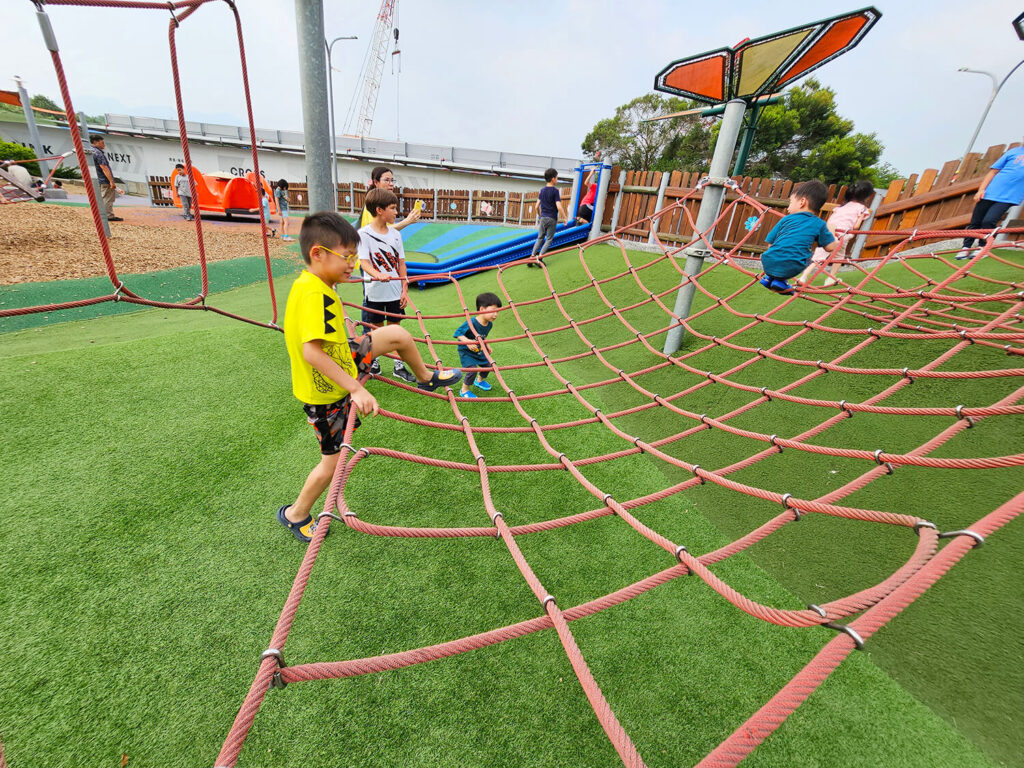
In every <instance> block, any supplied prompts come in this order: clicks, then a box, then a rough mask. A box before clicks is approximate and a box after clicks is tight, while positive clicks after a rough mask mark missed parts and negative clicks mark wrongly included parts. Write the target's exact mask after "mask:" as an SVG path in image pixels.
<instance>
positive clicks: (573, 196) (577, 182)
mask: <svg viewBox="0 0 1024 768" xmlns="http://www.w3.org/2000/svg"><path fill="white" fill-rule="evenodd" d="M582 185H583V165H582V164H581V165H578V166H576V171H575V173H573V175H572V189H571V190H569V200H570V201H571V202H570V203H569V206H570V207H569V208H568V209H567V211H568V213H569V221H570V222H572V223H573V224H575V223H576V216H577V214H578V213H579V205H580V187H581V186H582Z"/></svg>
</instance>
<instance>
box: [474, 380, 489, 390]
mask: <svg viewBox="0 0 1024 768" xmlns="http://www.w3.org/2000/svg"><path fill="white" fill-rule="evenodd" d="M473 386H474V387H476V388H477V389H479V390H480V391H481V392H490V391H491V385H490V384H488V383H487V382H486V381H485V380H484V379H477V380H476V381H475V382H474V383H473Z"/></svg>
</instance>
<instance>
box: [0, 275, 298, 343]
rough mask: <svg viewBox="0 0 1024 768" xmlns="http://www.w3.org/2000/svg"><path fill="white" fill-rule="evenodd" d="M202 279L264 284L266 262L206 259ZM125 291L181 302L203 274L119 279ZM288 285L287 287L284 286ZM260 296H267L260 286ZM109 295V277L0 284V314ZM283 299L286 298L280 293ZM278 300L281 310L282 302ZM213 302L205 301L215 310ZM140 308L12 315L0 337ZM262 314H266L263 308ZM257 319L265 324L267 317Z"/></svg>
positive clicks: (214, 283)
mask: <svg viewBox="0 0 1024 768" xmlns="http://www.w3.org/2000/svg"><path fill="white" fill-rule="evenodd" d="M270 263H271V267H272V269H273V272H274V276H275V277H279V276H281V275H288V274H290V273H293V272H297V271H298V270H299V269H300V268H301V266H302V264H301V262H300V261H299V259H298V258H288V259H271V260H270ZM206 269H207V280H208V282H209V285H210V291H211V292H213V293H219V292H222V291H225V290H229V289H231V288H237V287H239V286H242V285H251V284H252V283H256V282H260V281H262V282H263V283H266V279H267V263H266V261H265V260H264V259H263V257H261V256H244V257H242V258H238V259H229V260H226V261H211V262H209V263H208V264H207V267H206ZM121 278H122V279H123V280H124V284H125V287H126V288H128V289H129V290H130V291H132V292H134V293H136V294H137V295H139V296H141V297H142V298H144V299H149V300H150V301H166V302H182V301H188V300H189V299H193V298H195V297H196V296H198V295H199V293H200V291H201V289H202V275H201V274H200V271H199V267H198V266H194V267H177V268H175V269H165V270H161V271H159V272H146V273H143V274H134V275H133V274H126V275H122V276H121ZM289 284H290V283H289ZM263 291H264V295H265V296H269V292H267V289H266V288H264V289H263ZM112 293H113V288H112V287H111V283H110V279H109V278H107V277H88V278H83V279H79V280H52V281H49V282H44V283H18V284H17V285H4V286H0V310H3V309H17V308H21V307H38V306H43V305H45V304H62V303H65V302H71V301H81V300H83V299H92V298H97V297H101V296H109V295H111V294H112ZM285 296H286V295H285ZM285 296H281V299H280V300H281V301H282V305H281V309H282V311H283V309H284V305H283V301H284V298H285ZM216 301H217V300H216V299H215V298H211V299H210V301H209V302H208V303H209V304H212V305H214V306H217V304H216ZM148 309H149V308H148V307H145V306H144V305H141V304H132V303H129V302H114V301H106V302H103V303H100V304H90V305H88V306H85V307H76V308H73V309H63V310H59V311H55V312H37V313H35V314H30V315H13V316H10V317H2V318H0V333H7V332H10V331H19V330H23V329H26V328H38V327H40V326H44V325H52V324H53V323H66V322H68V321H69V320H77V319H85V318H90V317H105V316H109V315H120V314H125V313H129V312H140V311H143V310H148ZM264 312H266V311H265V310H264ZM257 319H264V320H269V319H270V315H269V314H267V315H266V317H262V316H261V317H259V318H257Z"/></svg>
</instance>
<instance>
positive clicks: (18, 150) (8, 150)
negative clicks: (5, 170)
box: [0, 139, 39, 176]
mask: <svg viewBox="0 0 1024 768" xmlns="http://www.w3.org/2000/svg"><path fill="white" fill-rule="evenodd" d="M35 156H36V153H35V152H34V151H33V150H31V149H29V148H28V147H23V146H21V144H15V143H14V142H13V141H3V140H2V139H0V160H33V159H34V158H35ZM19 165H20V166H21V167H22V168H24V169H25V170H26V171H28V172H29V173H31V174H32V175H33V176H39V163H36V162H31V163H19Z"/></svg>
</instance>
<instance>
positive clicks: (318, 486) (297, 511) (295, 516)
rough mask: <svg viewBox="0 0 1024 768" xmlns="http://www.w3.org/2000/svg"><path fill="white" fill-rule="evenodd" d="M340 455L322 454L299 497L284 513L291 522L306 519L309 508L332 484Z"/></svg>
mask: <svg viewBox="0 0 1024 768" xmlns="http://www.w3.org/2000/svg"><path fill="white" fill-rule="evenodd" d="M340 455H341V454H340V453H332V454H331V455H329V456H321V458H320V463H319V464H317V465H316V466H315V467H313V471H312V472H310V473H309V477H307V478H306V482H305V484H304V485H303V486H302V490H301V491H300V492H299V498H297V499H296V500H295V503H294V504H292V505H291V506H290V507H288V509H287V510H286V511H285V513H284V516H285V517H286V518H288V520H289V522H292V523H299V522H302V521H303V520H305V519H306V515H308V514H309V510H311V509H312V508H313V505H314V504H315V503H316V500H317V499H319V498H320V494H321V493H323V492H324V489H325V488H326V487H327V486H328V485H330V484H331V478H332V477H334V470H335V468H336V467H337V466H338V457H339V456H340Z"/></svg>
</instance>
